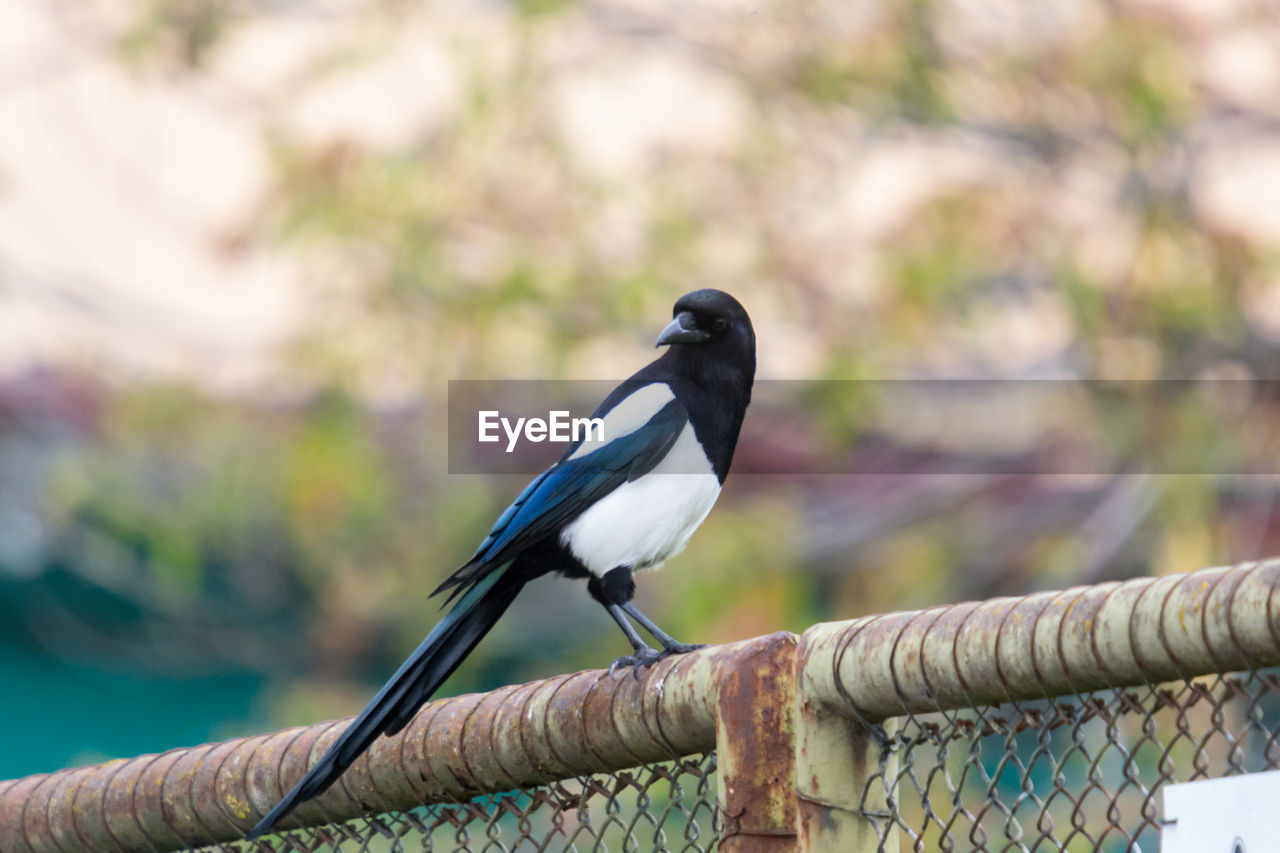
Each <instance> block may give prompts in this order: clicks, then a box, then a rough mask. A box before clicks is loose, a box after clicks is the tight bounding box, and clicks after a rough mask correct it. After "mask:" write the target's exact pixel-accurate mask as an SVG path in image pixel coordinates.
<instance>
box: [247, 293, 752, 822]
mask: <svg viewBox="0 0 1280 853" xmlns="http://www.w3.org/2000/svg"><path fill="white" fill-rule="evenodd" d="M655 346H656V347H659V348H663V347H665V350H664V352H663V353H662V355H661V356H659V357H658V358H657V359H655V360H654V361H653V362H651V363H649V364H648V365H646V366H645V367H643V368H641V369H640V370H638V371H637V372H636V373H634V374H633V375H632V376H630V377H629V378H627V379H626V380H624V381H623V382H622V383H621V384H619V385H618V387H617V388H615V389H614V390H613V391H612V392H611V393H610V394H609V395H608V396H607V397H605V399H604V401H603V402H601V403H600V405H599V406H598V407H597V408H596V410H595V412H594V413H593V414H592V418H600V419H602V422H603V428H602V429H598V430H591V431H588V432H587V434H586V435H584V436H582V437H581V438H580V439H579V440H578V441H576V442H574V443H573V444H571V445H570V446H569V447H568V448H567V449H566V450H565V453H564V455H563V456H562V457H561V458H560V459H559V460H558V461H557V462H556V463H555V464H554V465H552V466H551V467H550V468H548V469H547V470H545V471H543V472H542V473H541V474H540V475H538V476H537V477H536V478H535V479H534V480H533V481H532V482H531V483H529V485H528V486H527V487H526V488H525V489H524V491H522V492H521V493H520V495H519V496H518V497H517V498H516V499H515V501H513V502H512V503H511V505H510V506H509V507H508V508H507V509H506V510H505V511H504V512H503V513H502V514H501V515H500V516H499V517H498V520H497V521H496V522H495V523H494V524H493V527H492V529H491V530H490V531H489V533H488V535H487V536H486V537H485V538H484V540H483V541H482V542H481V543H480V546H479V547H478V548H477V549H476V552H475V554H474V555H473V556H472V557H471V558H470V559H469V560H468V561H467V562H466V563H465V564H463V565H462V566H461V567H460V568H459V569H457V570H456V571H454V572H453V573H452V574H451V575H450V576H449V577H448V578H447V579H446V580H445V581H444V582H443V583H442V584H440V586H439V587H437V588H436V589H435V591H434V592H432V595H433V596H434V595H442V594H446V593H447V596H446V597H445V601H444V604H443V605H442V607H447V606H450V605H452V607H451V609H450V610H449V611H448V612H447V613H446V614H445V615H444V616H443V617H442V618H441V620H440V621H439V623H437V624H436V626H435V628H434V629H432V631H431V632H430V633H429V634H428V635H427V637H426V639H424V640H423V641H422V643H421V644H420V645H419V646H418V647H417V649H416V650H414V652H413V653H412V654H411V655H410V656H409V658H408V659H407V660H406V661H405V662H404V663H403V664H401V665H400V668H399V669H397V670H396V672H395V674H394V675H392V676H391V678H390V680H388V681H387V683H386V684H385V685H383V687H382V688H381V689H380V690H379V691H378V693H377V695H375V696H374V698H373V699H372V700H371V701H370V702H369V704H368V706H367V707H366V708H365V709H364V710H363V711H362V712H360V714H359V716H357V717H356V718H355V720H354V721H352V723H351V724H350V725H349V726H348V727H347V728H346V730H345V731H344V732H343V733H342V735H341V736H340V737H339V738H338V739H337V740H336V741H335V742H334V743H333V745H332V746H331V747H330V748H329V749H328V751H326V752H325V754H324V755H323V756H322V757H321V758H320V760H319V761H317V762H316V763H315V764H314V765H313V766H312V767H311V768H310V769H309V770H308V771H307V773H306V775H304V776H303V778H302V779H301V780H300V781H299V782H298V783H297V784H296V785H295V786H294V787H293V788H292V790H290V791H289V792H288V793H287V794H286V795H285V796H284V797H283V798H281V799H280V801H279V802H278V803H277V804H276V805H275V806H274V807H273V808H272V809H271V811H270V812H268V813H267V814H266V815H265V816H264V817H263V818H262V819H261V820H260V821H259V822H258V824H257V825H256V826H254V827H253V829H252V830H250V831H249V833H248V834H247V835H246V836H245V837H246V838H247V839H249V840H252V839H255V838H258V837H260V836H262V835H264V834H266V833H267V832H268V831H270V830H271V829H272V827H274V826H275V825H276V824H277V823H278V822H279V821H280V820H281V819H282V818H283V817H284V816H285V815H287V814H289V812H291V811H292V810H293V809H294V808H296V807H297V806H298V805H299V804H301V803H303V802H305V801H307V800H309V799H311V798H313V797H316V796H318V795H320V794H321V793H323V792H324V791H326V790H327V789H328V788H329V787H330V786H331V785H332V784H333V783H334V782H335V781H337V779H338V777H339V776H341V775H342V773H343V772H344V771H345V770H346V769H347V768H348V767H350V766H351V764H352V763H353V762H354V761H355V760H356V759H357V758H358V757H359V756H360V755H361V754H362V753H363V752H364V751H365V750H366V749H368V748H369V747H370V746H371V745H372V744H373V742H374V741H375V740H376V739H377V738H378V737H379V736H381V735H393V734H395V733H397V732H399V731H400V730H402V729H403V728H404V727H405V726H407V725H408V724H409V722H410V721H411V720H412V719H413V717H414V716H415V714H416V713H417V711H418V709H419V708H421V707H422V705H423V704H424V703H425V702H426V701H427V700H428V699H429V698H430V697H431V696H432V694H433V693H434V692H435V691H436V690H437V688H439V686H440V685H441V683H443V682H444V680H445V679H446V678H448V677H449V675H450V674H451V673H452V672H453V671H454V670H455V669H456V668H457V667H458V665H459V664H461V663H462V661H463V659H464V658H466V657H467V655H468V654H470V652H471V650H472V649H474V648H475V646H476V644H477V643H479V642H480V640H481V639H482V638H483V637H484V635H485V634H486V633H487V632H488V631H489V629H490V628H492V627H493V625H494V624H495V623H496V622H497V621H498V619H499V618H500V617H501V616H502V614H503V613H504V612H505V611H506V610H507V608H508V607H509V606H510V605H511V603H512V602H513V601H514V600H515V598H516V596H517V594H518V593H519V592H520V590H521V589H522V588H523V587H524V586H525V584H527V583H529V582H530V581H532V580H534V579H536V578H539V577H541V576H543V575H548V574H558V575H561V576H564V577H568V578H571V579H579V580H582V579H585V580H586V582H587V584H586V585H587V592H588V593H589V595H590V596H591V598H593V599H594V600H595V601H596V602H598V603H599V604H600V605H601V606H602V607H604V609H605V610H606V611H608V613H609V615H610V616H611V617H613V620H614V621H615V622H616V623H617V624H618V627H619V628H621V629H622V632H623V634H624V635H626V638H627V641H628V642H629V643H630V645H631V649H632V651H631V653H630V654H627V655H623V656H622V657H619V658H618V659H617V660H615V661H613V663H612V665H611V666H610V667H609V671H610V674H611V675H614V674H615V673H616V671H617V669H618V668H619V667H622V668H624V669H625V668H626V667H630V668H631V669H632V672H633V673H634V674H635V675H636V677H639V672H640V670H641V669H642V668H645V667H648V666H651V665H652V664H654V663H656V662H657V661H660V660H662V659H663V658H665V657H668V656H670V655H677V654H684V653H687V652H690V651H693V650H695V649H699V648H703V646H702V645H698V644H687V643H681V642H678V641H677V640H675V639H674V638H672V637H671V636H670V635H668V634H667V633H665V632H664V631H663V630H662V629H661V628H659V627H658V625H657V624H656V623H654V621H653V620H651V619H650V618H649V617H648V616H646V615H645V614H644V613H642V612H641V611H640V610H639V608H637V607H636V606H635V604H634V603H633V602H632V599H633V597H634V596H635V592H636V583H635V579H634V574H635V573H636V572H638V571H641V570H643V569H655V568H658V567H660V566H661V565H662V564H663V563H664V562H665V561H666V560H667V559H668V558H670V557H672V556H674V555H676V554H677V553H679V552H680V551H681V550H683V548H684V547H685V544H686V543H687V542H688V541H689V538H690V536H692V534H693V532H694V531H695V530H696V529H697V528H698V526H699V525H700V524H701V523H702V521H703V519H705V518H706V516H707V514H708V513H709V512H710V511H711V507H712V505H713V504H714V503H715V501H716V498H717V497H718V496H719V494H720V489H721V486H722V485H723V484H724V481H725V477H726V476H727V475H728V473H729V466H730V463H731V462H732V461H733V453H734V448H735V447H736V445H737V442H738V434H739V431H740V430H741V427H742V421H743V417H744V416H745V414H746V410H747V406H748V404H749V403H750V401H751V388H752V384H753V382H754V379H755V368H756V355H755V330H754V329H753V327H752V325H751V319H750V317H749V316H748V315H747V312H746V310H745V309H744V308H743V307H742V305H741V304H740V303H739V302H738V300H736V299H735V298H734V297H732V296H730V295H729V294H728V293H725V292H723V291H720V290H714V289H710V288H706V289H702V290H695V291H693V292H691V293H686V294H685V295H683V296H681V297H680V298H679V299H678V300H677V301H676V303H675V306H674V308H673V310H672V320H671V322H670V324H668V325H667V326H666V328H664V329H663V330H662V333H661V334H660V335H659V336H658V340H657V343H656V344H655ZM629 620H630V621H629ZM632 622H634V623H635V625H638V626H639V627H640V628H643V629H644V630H645V631H646V632H647V633H648V634H649V635H650V636H652V637H653V639H654V640H656V641H657V642H658V644H659V645H660V646H661V647H662V648H661V649H655V648H653V647H651V646H650V645H648V644H647V643H646V642H645V641H644V640H643V639H642V638H641V636H640V634H639V633H638V631H637V630H636V627H635V625H632Z"/></svg>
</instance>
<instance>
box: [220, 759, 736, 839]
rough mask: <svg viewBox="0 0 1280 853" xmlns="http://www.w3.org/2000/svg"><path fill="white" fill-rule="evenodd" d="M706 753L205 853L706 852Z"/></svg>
mask: <svg viewBox="0 0 1280 853" xmlns="http://www.w3.org/2000/svg"><path fill="white" fill-rule="evenodd" d="M715 771H716V760H715V755H714V754H713V753H708V754H705V755H701V756H691V757H689V758H685V759H683V760H681V761H672V762H664V763H661V764H649V765H646V766H644V767H642V768H639V769H637V770H634V771H623V772H618V773H611V774H597V775H593V776H582V777H578V778H576V779H571V780H566V781H563V782H557V783H555V784H552V785H543V786H539V787H536V788H531V789H527V790H520V791H513V792H509V793H504V794H494V795H489V796H483V797H477V798H475V799H473V800H471V801H470V802H467V803H457V804H439V805H430V806H422V807H421V808H416V809H413V810H411V811H407V812H389V813H386V814H381V815H376V816H373V817H367V818H361V819H359V820H354V821H348V822H346V823H341V824H330V825H326V826H320V827H312V828H309V829H301V830H295V831H292V832H287V833H282V834H280V835H277V836H272V837H269V838H266V839H263V840H262V841H260V842H257V843H256V844H248V843H237V844H226V845H216V846H213V847H205V848H201V849H202V850H205V851H245V852H246V853H247V851H263V853H265V851H273V853H280V852H281V851H298V852H299V853H301V852H302V851H307V853H311V851H343V853H356V851H360V852H361V853H363V851H368V853H390V851H409V850H430V851H459V853H461V851H468V853H470V852H471V851H474V853H505V851H537V850H547V851H553V850H554V851H558V850H622V851H650V850H653V851H659V850H661V851H670V853H706V851H710V850H713V849H715V847H716V843H717V839H718V836H719V817H718V813H717V811H716V792H715V778H716V777H715Z"/></svg>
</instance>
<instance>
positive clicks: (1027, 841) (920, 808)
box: [859, 670, 1280, 853]
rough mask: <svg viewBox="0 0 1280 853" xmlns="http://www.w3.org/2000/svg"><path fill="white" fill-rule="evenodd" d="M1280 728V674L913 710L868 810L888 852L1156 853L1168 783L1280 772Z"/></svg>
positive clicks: (884, 762)
mask: <svg viewBox="0 0 1280 853" xmlns="http://www.w3.org/2000/svg"><path fill="white" fill-rule="evenodd" d="M1277 736H1280V674H1278V673H1277V672H1276V671H1275V670H1266V671H1260V672H1243V673H1237V674H1232V675H1218V676H1214V677H1211V678H1204V679H1195V680H1191V681H1183V682H1173V683H1169V684H1165V685H1161V686H1150V687H1143V688H1140V689H1116V690H1102V691H1097V692H1093V693H1088V694H1084V695H1078V696H1069V697H1063V698H1057V699H1042V700H1039V701H1033V702H1012V703H1007V704H1004V705H999V706H988V707H984V708H975V709H971V710H963V711H949V712H937V713H933V714H919V715H911V716H908V717H906V718H905V719H903V720H902V721H900V723H899V725H898V727H897V730H896V731H895V732H894V734H893V736H892V739H891V743H890V745H889V748H888V749H886V750H883V751H881V753H880V756H879V760H878V765H877V769H876V771H875V773H874V774H873V775H872V776H871V778H870V779H869V780H868V784H867V788H866V789H865V790H864V796H863V797H862V798H861V800H860V804H859V810H860V813H861V814H862V815H863V816H864V817H866V819H867V820H869V821H870V822H871V823H872V824H874V826H875V832H876V837H877V839H878V841H877V844H878V846H879V847H880V848H882V849H887V850H892V851H897V850H899V849H902V850H921V851H924V850H941V851H952V850H974V851H997V850H998V851H1015V850H1016V851H1031V850H1070V851H1085V850H1089V851H1105V853H1112V851H1115V853H1119V851H1156V850H1158V849H1159V846H1160V829H1161V825H1162V816H1161V791H1160V789H1161V787H1162V786H1164V785H1165V784H1167V783H1171V782H1189V781H1193V780H1196V779H1209V778H1216V777H1220V776H1234V775H1238V774H1242V773H1253V772H1257V771H1262V770H1274V769H1276V768H1277V767H1280V744H1277V742H1276V739H1277ZM877 789H878V790H877ZM877 793H878V794H879V796H878V797H877V796H876V794H877ZM890 796H891V797H892V802H893V803H894V804H895V806H896V807H895V808H893V809H891V810H885V809H883V808H882V807H880V806H876V805H872V806H871V807H868V801H869V800H870V801H874V802H876V803H880V802H883V801H884V800H886V799H888V798H890Z"/></svg>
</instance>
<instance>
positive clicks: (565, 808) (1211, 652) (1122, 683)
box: [0, 562, 1280, 853]
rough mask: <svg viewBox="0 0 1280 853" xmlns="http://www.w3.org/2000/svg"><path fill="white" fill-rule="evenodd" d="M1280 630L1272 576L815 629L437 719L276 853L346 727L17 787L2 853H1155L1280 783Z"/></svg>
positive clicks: (352, 779) (343, 786)
mask: <svg viewBox="0 0 1280 853" xmlns="http://www.w3.org/2000/svg"><path fill="white" fill-rule="evenodd" d="M1278 617H1280V563H1277V562H1268V563H1262V564H1257V565H1247V566H1240V567H1236V568H1232V569H1210V570H1204V571H1201V572H1195V573H1191V574H1188V575H1184V576H1176V577H1165V578H1158V579H1139V580H1134V581H1129V582H1126V583H1123V584H1116V583H1111V584H1100V585H1096V586H1092V587H1080V588H1076V589H1073V590H1066V591H1063V592H1051V593H1039V594H1036V595H1032V596H1026V597H1023V598H1016V599H993V600H991V601H988V602H975V603H966V604H960V605H953V606H948V607H939V608H933V609H930V610H926V611H919V612H914V613H897V614H884V615H880V616H874V617H867V618H864V619H860V620H855V621H853V622H845V623H831V624H827V625H816V626H813V627H812V628H810V629H809V630H808V631H806V632H805V634H804V635H803V636H801V637H795V636H793V635H788V634H775V635H771V636H769V637H760V638H756V639H754V640H748V641H744V642H742V643H737V644H732V645H729V646H721V647H718V648H712V649H706V650H703V651H700V652H696V653H692V654H688V655H681V656H679V657H677V658H672V659H668V660H665V661H663V662H661V663H659V664H658V665H656V666H654V667H653V668H652V669H651V670H649V671H647V672H646V673H645V675H644V677H643V678H641V679H639V680H637V679H633V678H616V679H615V678H610V677H609V676H608V674H607V673H603V672H583V673H575V674H571V675H565V676H560V677H557V678H553V679H547V680H546V681H542V682H535V683H531V684H527V685H516V686H512V687H507V688H502V689H500V690H497V691H494V692H492V693H488V694H483V695H470V696H460V697H455V698H452V699H445V700H439V701H437V702H434V703H431V704H430V705H428V706H427V707H426V708H425V709H424V710H423V711H422V712H421V713H420V714H419V715H418V717H417V718H416V719H415V720H414V722H413V723H412V724H411V725H410V726H409V727H408V728H407V729H406V730H405V731H404V732H402V733H401V734H399V735H397V736H395V737H393V738H382V739H380V740H379V741H378V742H377V743H376V744H375V745H374V746H373V747H372V748H371V749H370V750H369V752H368V753H367V754H366V755H365V756H364V757H362V758H361V760H360V761H358V762H357V763H356V765H354V766H353V767H352V768H351V769H350V770H349V771H348V773H347V774H344V776H343V778H342V779H341V780H339V783H338V784H337V785H335V786H334V787H333V788H332V789H330V790H329V791H328V792H326V793H325V794H324V795H322V796H321V797H318V798H316V800H314V801H311V802H309V803H307V804H304V805H303V806H302V807H300V808H299V809H298V811H297V812H296V813H295V815H294V816H293V817H291V818H290V820H292V821H294V825H295V826H298V827H299V828H296V829H290V830H287V831H282V832H281V833H280V834H278V835H274V836H271V837H268V838H266V839H263V840H261V841H258V842H254V843H247V842H243V841H239V840H237V839H240V838H242V837H243V833H244V831H245V830H246V829H247V828H248V827H249V826H252V825H253V824H254V823H255V822H256V820H257V818H258V816H259V815H261V814H262V813H264V812H265V811H266V810H267V809H269V808H270V807H271V805H273V804H274V802H275V800H276V798H278V797H279V795H280V793H281V792H282V791H284V790H287V789H288V788H289V787H290V786H291V785H292V783H293V782H294V781H296V779H297V778H298V777H299V776H300V775H301V774H302V773H303V772H304V771H305V768H306V766H307V765H308V764H309V762H310V761H312V760H314V759H315V757H316V756H318V755H319V754H321V753H322V752H323V751H324V750H325V748H326V747H327V746H328V744H329V743H331V742H332V740H333V738H335V737H336V736H337V735H338V734H339V733H340V732H341V731H342V730H343V728H344V727H345V726H346V724H347V721H345V720H339V721H334V722H332V723H324V724H319V725H317V726H312V727H309V728H306V729H293V730H288V731H285V732H276V733H272V734H269V735H262V736H258V737H254V738H244V739H239V740H235V741H225V742H222V743H218V744H209V745H205V746H202V747H194V748H190V749H178V750H173V751H170V752H168V753H163V754H160V755H156V756H140V757H139V758H136V759H132V760H129V761H117V762H110V763H108V764H105V765H98V766H94V767H84V768H74V769H71V770H64V771H59V772H57V773H53V774H47V775H43V776H35V777H28V778H26V779H19V780H12V781H9V782H0V850H2V851H4V853H46V851H60V853H67V851H79V850H91V851H97V850H104V851H116V850H119V851H135V850H136V851H150V853H159V851H167V850H195V849H199V850H209V851H237V853H268V851H271V853H283V851H370V853H374V851H409V850H431V851H446V850H451V851H467V853H481V851H484V853H498V851H541V850H547V851H558V850H582V851H585V850H591V851H605V850H610V851H613V850H617V851H658V850H662V851H681V852H682V853H683V851H710V850H720V851H724V853H738V852H739V851H766V853H772V851H782V850H794V849H800V850H839V851H842V853H843V851H848V852H849V853H862V851H871V850H876V851H892V853H898V851H904V850H913V851H934V850H939V851H953V850H954V851H965V850H978V851H997V850H998V851H1050V850H1060V851H1071V853H1077V851H1101V853H1112V851H1155V850H1157V849H1158V847H1159V843H1160V835H1161V830H1162V826H1163V824H1162V820H1163V817H1162V795H1161V789H1162V788H1163V787H1164V786H1166V785H1168V784H1171V783H1175V782H1185V781H1193V780H1197V779H1208V778H1216V777H1223V776H1237V775H1241V774H1246V773H1253V772H1257V771H1262V770H1270V769H1276V768H1280V743H1278V739H1280V670H1277V669H1276V668H1275V667H1280V618H1278ZM880 726H883V730H882V734H881V735H880V736H879V737H877V735H876V732H877V730H878V728H879V727H880ZM202 845H205V846H202ZM210 845H211V846H210Z"/></svg>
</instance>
